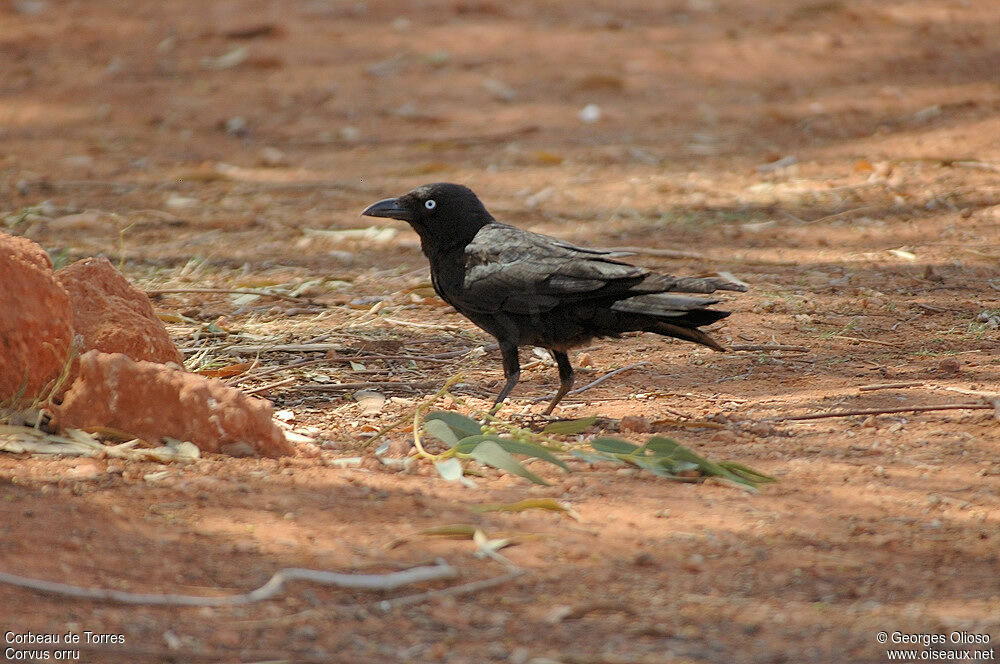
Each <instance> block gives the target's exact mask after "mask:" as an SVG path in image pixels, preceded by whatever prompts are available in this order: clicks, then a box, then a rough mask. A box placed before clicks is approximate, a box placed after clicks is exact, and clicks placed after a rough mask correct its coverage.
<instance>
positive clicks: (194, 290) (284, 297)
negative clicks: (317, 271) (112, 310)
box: [146, 288, 324, 306]
mask: <svg viewBox="0 0 1000 664" xmlns="http://www.w3.org/2000/svg"><path fill="white" fill-rule="evenodd" d="M170 293H215V294H222V295H260V296H262V297H273V298H275V299H278V300H288V301H289V302H305V303H307V304H313V305H315V306H324V305H322V304H319V303H318V302H316V301H314V300H310V299H308V298H304V297H295V296H294V295H284V294H282V293H271V292H268V291H257V290H243V289H238V288H237V289H234V288H156V289H153V290H148V291H146V295H167V294H170Z"/></svg>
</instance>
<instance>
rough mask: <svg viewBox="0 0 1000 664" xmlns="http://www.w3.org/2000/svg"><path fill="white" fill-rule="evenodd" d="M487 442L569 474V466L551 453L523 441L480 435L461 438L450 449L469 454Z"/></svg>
mask: <svg viewBox="0 0 1000 664" xmlns="http://www.w3.org/2000/svg"><path fill="white" fill-rule="evenodd" d="M487 440H488V441H490V442H493V443H496V444H497V445H499V446H500V447H501V448H503V449H504V450H506V451H508V452H510V453H511V454H523V455H524V456H526V457H534V458H536V459H541V460H542V461H548V462H549V463H551V464H554V465H556V466H559V467H560V468H562V469H563V470H565V471H566V472H569V466H567V465H566V463H565V462H564V461H562V460H561V459H559V458H558V457H556V456H555V455H553V454H552V452H550V451H549V450H547V449H546V448H544V447H542V446H541V445H537V444H535V443H529V442H526V441H523V440H511V439H510V438H500V437H499V436H495V435H493V434H480V435H478V436H469V437H468V438H463V439H462V440H460V441H458V445H456V446H455V447H454V448H452V449H453V450H454V451H455V452H457V453H459V454H469V453H471V452H472V450H474V449H476V447H477V446H478V445H479V444H480V443H482V442H484V441H487Z"/></svg>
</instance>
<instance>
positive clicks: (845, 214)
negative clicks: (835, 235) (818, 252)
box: [806, 205, 878, 224]
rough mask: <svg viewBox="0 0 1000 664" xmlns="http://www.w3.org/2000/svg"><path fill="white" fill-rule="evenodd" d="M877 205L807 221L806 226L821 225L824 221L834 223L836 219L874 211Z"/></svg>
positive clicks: (864, 206) (863, 206)
mask: <svg viewBox="0 0 1000 664" xmlns="http://www.w3.org/2000/svg"><path fill="white" fill-rule="evenodd" d="M876 207H878V206H877V205H862V206H861V207H857V208H852V209H850V210H844V211H843V212H837V213H835V214H828V215H826V216H825V217H820V218H819V219H813V220H811V221H807V222H806V224H819V223H821V222H824V221H833V220H834V219H840V218H841V217H846V216H847V215H849V214H854V213H855V212H867V211H868V210H874V209H875V208H876Z"/></svg>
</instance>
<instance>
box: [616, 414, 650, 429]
mask: <svg viewBox="0 0 1000 664" xmlns="http://www.w3.org/2000/svg"><path fill="white" fill-rule="evenodd" d="M620 427H621V430H622V431H635V432H637V433H648V432H649V431H650V428H651V427H650V426H649V420H647V419H646V418H645V417H642V416H639V415H626V416H625V417H623V418H622V421H621V425H620Z"/></svg>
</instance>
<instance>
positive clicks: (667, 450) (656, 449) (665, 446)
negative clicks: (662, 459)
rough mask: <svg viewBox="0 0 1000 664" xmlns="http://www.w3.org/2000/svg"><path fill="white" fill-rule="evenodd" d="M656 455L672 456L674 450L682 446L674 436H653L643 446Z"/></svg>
mask: <svg viewBox="0 0 1000 664" xmlns="http://www.w3.org/2000/svg"><path fill="white" fill-rule="evenodd" d="M643 447H645V448H646V449H647V450H649V451H650V452H652V453H653V454H654V455H655V456H670V455H671V454H673V453H674V451H675V450H676V449H677V448H678V447H681V445H680V443H678V442H677V441H676V440H674V439H673V438H667V437H666V436H653V437H652V438H650V439H649V440H648V441H646V444H645V445H644V446H643Z"/></svg>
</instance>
